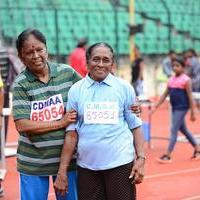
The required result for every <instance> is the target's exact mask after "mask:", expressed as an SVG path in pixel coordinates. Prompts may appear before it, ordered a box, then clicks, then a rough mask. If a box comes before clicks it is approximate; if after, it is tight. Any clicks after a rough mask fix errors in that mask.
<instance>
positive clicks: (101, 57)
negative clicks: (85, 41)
mask: <svg viewBox="0 0 200 200" xmlns="http://www.w3.org/2000/svg"><path fill="white" fill-rule="evenodd" d="M86 59H87V66H88V71H89V73H88V75H87V76H86V77H85V78H84V79H82V80H81V81H79V82H77V83H76V84H74V85H73V86H72V88H71V89H70V91H69V93H68V104H67V109H69V110H71V109H74V110H76V111H77V113H78V119H77V124H76V125H75V124H74V125H71V126H69V127H68V128H66V131H67V133H66V138H65V143H64V146H63V150H62V155H61V163H60V167H59V171H58V176H57V179H56V181H55V183H54V187H55V189H56V191H57V192H58V193H61V194H63V195H64V194H65V192H67V191H68V180H67V177H66V171H67V170H68V166H69V163H70V160H71V157H72V154H73V152H74V149H75V147H76V144H77V173H78V199H79V200H86V199H87V200H105V199H110V200H111V199H113V200H122V199H123V200H134V199H136V188H135V184H138V183H141V182H142V181H143V177H144V164H145V155H144V149H143V144H144V139H143V135H142V132H141V129H140V126H141V124H142V122H141V120H140V119H139V118H137V117H136V115H135V114H134V113H132V112H131V110H130V107H131V104H132V103H133V102H135V100H136V96H135V92H134V89H133V87H132V86H131V85H130V84H129V83H127V82H125V81H124V80H122V79H120V78H117V77H116V76H113V75H112V74H111V73H110V71H111V69H112V67H113V64H114V52H113V49H112V47H111V46H109V45H108V44H106V43H96V44H94V45H92V46H90V47H89V48H88V49H87V52H86Z"/></svg>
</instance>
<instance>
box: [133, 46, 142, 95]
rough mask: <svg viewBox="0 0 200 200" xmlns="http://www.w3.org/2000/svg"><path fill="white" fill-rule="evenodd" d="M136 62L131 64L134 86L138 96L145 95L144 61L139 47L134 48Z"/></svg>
mask: <svg viewBox="0 0 200 200" xmlns="http://www.w3.org/2000/svg"><path fill="white" fill-rule="evenodd" d="M134 51H135V60H134V61H133V63H132V64H131V70H132V71H131V75H132V85H133V87H134V89H135V93H136V96H141V95H144V86H143V79H144V61H143V58H142V57H141V53H140V50H139V48H138V47H135V48H134Z"/></svg>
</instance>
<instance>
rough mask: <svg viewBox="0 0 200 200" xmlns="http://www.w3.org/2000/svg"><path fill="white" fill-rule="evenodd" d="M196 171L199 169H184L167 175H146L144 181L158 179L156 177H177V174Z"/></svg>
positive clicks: (199, 169)
mask: <svg viewBox="0 0 200 200" xmlns="http://www.w3.org/2000/svg"><path fill="white" fill-rule="evenodd" d="M196 171H200V168H193V169H185V170H180V171H175V172H169V173H160V174H154V175H148V176H145V179H151V178H158V177H164V176H173V175H177V174H186V173H190V172H196Z"/></svg>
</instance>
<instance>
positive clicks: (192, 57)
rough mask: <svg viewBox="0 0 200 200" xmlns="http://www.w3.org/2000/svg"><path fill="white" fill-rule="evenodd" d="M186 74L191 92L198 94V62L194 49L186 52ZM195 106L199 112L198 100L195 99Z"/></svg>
mask: <svg viewBox="0 0 200 200" xmlns="http://www.w3.org/2000/svg"><path fill="white" fill-rule="evenodd" d="M186 63H187V65H188V69H187V74H188V75H189V76H190V78H191V80H192V92H196V93H200V62H199V58H198V56H197V53H196V51H195V50H194V49H188V50H187V52H186ZM195 102H196V106H197V108H198V109H199V110H200V99H195Z"/></svg>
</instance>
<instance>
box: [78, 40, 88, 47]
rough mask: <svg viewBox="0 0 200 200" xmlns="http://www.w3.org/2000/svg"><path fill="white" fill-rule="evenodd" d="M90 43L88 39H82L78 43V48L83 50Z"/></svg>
mask: <svg viewBox="0 0 200 200" xmlns="http://www.w3.org/2000/svg"><path fill="white" fill-rule="evenodd" d="M87 43H88V39H87V38H81V39H80V40H79V41H78V43H77V47H79V48H82V47H84V46H85V45H86V44H87Z"/></svg>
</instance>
